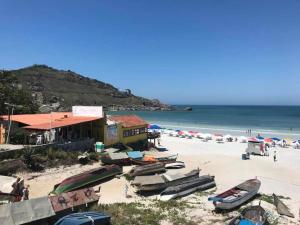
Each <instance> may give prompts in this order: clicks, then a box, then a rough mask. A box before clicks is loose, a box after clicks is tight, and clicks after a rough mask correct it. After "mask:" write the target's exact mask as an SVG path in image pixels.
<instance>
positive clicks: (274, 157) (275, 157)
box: [273, 150, 277, 162]
mask: <svg viewBox="0 0 300 225" xmlns="http://www.w3.org/2000/svg"><path fill="white" fill-rule="evenodd" d="M273 159H274V162H276V161H277V155H276V150H275V151H274V155H273Z"/></svg>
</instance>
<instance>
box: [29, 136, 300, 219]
mask: <svg viewBox="0 0 300 225" xmlns="http://www.w3.org/2000/svg"><path fill="white" fill-rule="evenodd" d="M161 144H162V145H163V146H164V147H166V148H167V149H168V152H167V153H168V154H175V153H178V154H179V158H178V160H181V161H184V162H185V164H186V168H184V169H182V171H183V172H184V171H188V170H191V169H195V168H197V167H199V168H200V169H202V171H201V174H203V175H204V174H211V175H214V176H215V179H216V183H217V193H218V192H221V191H224V190H226V189H229V188H231V187H233V186H235V185H237V184H239V183H241V182H243V181H245V180H247V179H250V178H254V177H257V178H258V179H260V180H261V181H262V185H261V188H260V192H261V193H265V194H272V193H275V194H277V195H282V196H285V197H290V198H291V200H284V202H285V203H286V204H287V205H288V206H289V207H290V208H291V210H292V212H293V213H294V215H295V216H296V219H299V207H300V163H299V162H300V150H299V149H298V150H296V149H292V148H285V149H284V148H279V147H276V148H271V149H270V156H269V157H263V156H251V159H250V160H242V159H241V154H242V153H244V152H245V149H246V146H247V144H246V143H237V142H232V143H227V142H226V143H223V144H219V143H216V142H215V141H208V142H202V141H201V140H199V139H196V138H193V139H186V138H178V137H169V136H167V135H163V136H162V139H161ZM274 149H276V151H277V158H278V161H277V162H273V157H272V156H273V150H274ZM98 166H99V163H94V164H93V165H87V166H79V165H76V166H72V167H67V168H59V169H51V170H47V171H46V172H45V173H42V174H39V175H40V176H39V177H37V178H34V179H33V180H26V183H28V184H30V191H31V192H30V195H31V196H30V197H39V196H44V195H47V194H48V193H49V192H50V191H51V190H52V189H53V185H54V184H56V183H59V182H60V181H62V180H63V179H65V178H67V177H69V176H72V175H74V174H77V173H80V172H82V171H86V170H89V169H91V168H95V167H98ZM129 169H130V167H126V168H124V170H125V171H128V170H129ZM32 175H34V174H24V177H25V179H28V178H29V177H30V176H32ZM126 183H127V184H128V182H127V181H126V180H125V178H124V177H122V178H119V179H118V178H114V179H113V180H110V181H108V182H106V183H103V184H101V197H100V202H101V203H114V202H130V201H135V200H138V199H139V198H140V197H137V196H136V195H135V194H134V192H133V189H132V188H131V187H130V186H129V185H128V186H129V194H131V195H132V196H133V197H132V198H129V199H128V198H125V194H124V187H125V184H126ZM95 189H98V187H95ZM203 204H204V205H205V207H204V209H205V210H208V211H209V210H211V209H213V205H212V203H210V202H207V201H206V199H205V198H204V199H203ZM200 211H201V210H200ZM208 211H207V212H208ZM194 213H198V214H199V213H200V212H199V210H197V212H194ZM203 213H204V214H205V213H206V211H205V212H204V211H203V210H202V213H201V215H202V214H203ZM210 216H212V215H210ZM294 221H295V220H294Z"/></svg>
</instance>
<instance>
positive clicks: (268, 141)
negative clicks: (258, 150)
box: [264, 138, 273, 143]
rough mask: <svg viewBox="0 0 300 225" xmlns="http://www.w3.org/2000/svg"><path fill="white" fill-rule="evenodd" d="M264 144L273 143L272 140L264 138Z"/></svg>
mask: <svg viewBox="0 0 300 225" xmlns="http://www.w3.org/2000/svg"><path fill="white" fill-rule="evenodd" d="M264 142H267V143H271V142H273V139H272V138H265V139H264Z"/></svg>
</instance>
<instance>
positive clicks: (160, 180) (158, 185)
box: [132, 169, 200, 192]
mask: <svg viewBox="0 0 300 225" xmlns="http://www.w3.org/2000/svg"><path fill="white" fill-rule="evenodd" d="M199 172H200V170H199V169H196V170H192V171H190V172H189V173H186V174H181V173H175V174H173V173H165V174H162V175H153V176H137V177H135V179H134V180H133V182H132V185H133V186H135V187H136V188H137V190H138V191H142V192H143V191H161V190H164V189H166V188H167V187H170V186H173V185H179V184H182V183H185V182H188V181H192V180H194V179H195V178H198V177H199Z"/></svg>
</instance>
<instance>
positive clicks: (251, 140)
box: [248, 137, 260, 142]
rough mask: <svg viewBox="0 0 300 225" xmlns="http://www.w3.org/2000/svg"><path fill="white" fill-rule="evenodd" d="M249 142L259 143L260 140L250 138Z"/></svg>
mask: <svg viewBox="0 0 300 225" xmlns="http://www.w3.org/2000/svg"><path fill="white" fill-rule="evenodd" d="M248 141H250V142H259V141H260V140H259V139H257V138H255V137H250V138H248Z"/></svg>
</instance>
